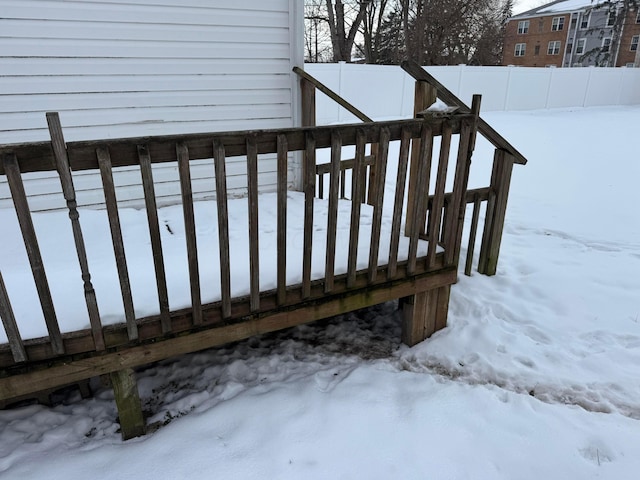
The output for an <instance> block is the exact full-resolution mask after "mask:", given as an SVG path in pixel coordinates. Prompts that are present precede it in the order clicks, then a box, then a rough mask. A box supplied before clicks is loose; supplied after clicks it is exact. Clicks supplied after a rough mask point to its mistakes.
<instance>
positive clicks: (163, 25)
mask: <svg viewBox="0 0 640 480" xmlns="http://www.w3.org/2000/svg"><path fill="white" fill-rule="evenodd" d="M299 8H301V7H298V6H297V2H296V1H295V0H269V1H264V0H243V1H237V0H215V1H212V0H181V1H180V2H177V1H175V0H100V1H94V0H76V1H73V2H68V1H63V0H29V1H28V2H25V1H24V0H0V11H1V12H2V14H1V15H0V16H1V17H2V18H0V71H2V72H3V74H2V75H1V76H0V144H6V143H19V142H28V141H41V140H48V138H49V136H48V132H47V129H46V120H45V112H47V111H57V112H59V113H60V119H61V123H62V126H63V131H64V134H65V139H66V140H67V141H74V140H87V139H98V138H118V137H131V136H143V135H162V134H179V133H196V132H208V131H228V130H246V129H260V128H279V127H289V126H293V125H294V124H295V123H296V121H297V114H296V109H297V104H296V102H297V100H296V99H297V92H296V90H297V83H296V79H295V78H294V75H293V74H292V73H291V68H292V67H293V66H294V65H300V64H301V63H302V48H301V41H302V39H301V38H300V40H298V38H297V36H298V34H300V35H301V33H300V32H299V31H297V30H298V29H299V28H300V26H298V25H297V23H299V20H301V18H298V15H297V14H296V11H297V10H298V9H299ZM235 162H237V163H238V168H234V167H232V165H231V164H233V163H234V159H229V161H228V163H229V164H230V165H229V167H228V168H227V170H228V172H229V179H228V181H229V190H230V192H231V194H237V195H241V194H242V193H243V192H244V189H246V169H245V168H244V166H243V165H241V164H243V163H244V162H242V161H240V160H235ZM163 168H165V169H168V170H167V172H161V171H162V169H163ZM173 168H174V167H173V166H168V165H167V166H165V165H163V166H157V167H154V174H155V172H156V170H157V171H158V173H157V175H156V177H157V178H156V179H157V180H158V181H159V182H160V183H161V182H162V180H163V178H165V177H166V179H167V180H166V181H167V182H168V184H167V185H166V186H162V185H159V186H158V191H157V196H158V197H159V202H160V203H168V202H171V201H175V199H176V198H177V197H175V195H176V194H177V193H178V192H179V187H178V186H177V184H175V185H174V184H173V182H174V181H175V176H174V175H173V174H172V175H168V172H169V171H170V170H172V169H173ZM194 169H195V172H192V175H193V176H194V192H196V196H198V194H199V192H200V193H201V194H202V195H200V196H207V195H211V194H212V193H213V192H212V188H213V180H212V176H213V166H212V165H211V162H206V161H205V162H202V165H201V166H195V167H194ZM136 170H137V169H135V168H133V169H132V168H129V169H124V172H116V178H115V180H116V184H118V185H121V186H122V188H120V189H119V190H118V198H119V200H122V201H123V203H127V202H128V203H131V204H134V205H137V204H139V200H140V198H142V189H141V188H138V187H139V186H138V185H137V184H138V183H139V173H138V172H137V171H136ZM131 171H133V172H134V173H130V172H131ZM34 175H35V174H34ZM234 175H237V178H233V177H234ZM43 176H45V177H48V176H49V175H45V174H38V175H35V177H38V178H39V179H38V180H36V179H34V180H33V182H34V183H33V184H32V185H30V184H29V183H30V182H31V181H28V182H27V184H26V185H25V187H26V190H27V193H28V194H29V195H30V204H31V208H32V209H33V210H39V209H43V208H60V207H61V206H62V204H61V200H60V199H57V198H55V199H54V198H53V197H51V195H50V194H51V193H53V192H58V191H59V189H60V186H59V182H58V181H57V179H55V178H54V179H53V180H50V179H48V178H42V177H43ZM77 176H78V177H79V179H78V181H76V183H77V186H76V188H77V189H78V197H79V200H80V203H81V204H85V205H91V204H96V203H99V202H101V201H102V198H100V197H101V193H100V192H99V186H100V180H99V178H95V179H93V178H92V179H89V177H87V178H86V179H84V180H83V175H82V174H78V175H77ZM136 176H138V178H137V179H136V178H135V177H136ZM169 177H171V178H169ZM259 181H260V185H261V189H262V190H263V191H268V190H273V189H275V160H274V159H273V158H268V159H264V161H263V162H261V163H260V180H259ZM129 187H130V188H129ZM174 187H175V188H174ZM85 188H86V190H85ZM134 190H136V192H137V193H135V194H134V193H131V192H133V191H134ZM138 190H139V191H138ZM83 192H88V193H83ZM37 196H40V197H41V198H36V197H37ZM8 198H9V192H8V188H7V185H6V181H4V180H3V179H2V178H0V207H2V206H8V205H9V204H10V201H9V200H8Z"/></svg>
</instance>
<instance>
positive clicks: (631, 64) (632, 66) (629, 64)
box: [625, 63, 636, 68]
mask: <svg viewBox="0 0 640 480" xmlns="http://www.w3.org/2000/svg"><path fill="white" fill-rule="evenodd" d="M635 66H636V65H635V64H634V63H627V64H626V65H625V67H627V68H634V67H635Z"/></svg>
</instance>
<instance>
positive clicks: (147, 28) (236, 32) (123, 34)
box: [0, 19, 289, 44]
mask: <svg viewBox="0 0 640 480" xmlns="http://www.w3.org/2000/svg"><path fill="white" fill-rule="evenodd" d="M250 28H251V31H252V33H253V34H252V35H244V34H245V33H246V30H247V27H233V26H228V25H217V26H206V25H164V24H163V25H159V24H139V23H125V24H123V23H115V22H69V21H56V22H51V21H46V22H43V21H42V20H8V19H0V38H3V37H5V38H15V39H24V40H28V39H33V38H37V39H42V40H62V41H65V40H73V41H78V40H111V41H118V42H121V41H140V40H142V41H155V42H158V43H159V44H166V43H169V42H175V43H184V42H191V43H213V42H217V43H222V44H228V43H250V44H258V43H276V44H288V43H289V29H288V28H287V25H284V26H281V25H278V26H275V27H274V26H251V27H250ZM34 32H35V34H34ZM258 39H259V40H260V42H258V41H257V40H258Z"/></svg>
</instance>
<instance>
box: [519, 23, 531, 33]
mask: <svg viewBox="0 0 640 480" xmlns="http://www.w3.org/2000/svg"><path fill="white" fill-rule="evenodd" d="M518 33H519V34H523V33H529V20H520V21H519V22H518Z"/></svg>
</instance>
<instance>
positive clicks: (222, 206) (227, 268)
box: [213, 140, 231, 318]
mask: <svg viewBox="0 0 640 480" xmlns="http://www.w3.org/2000/svg"><path fill="white" fill-rule="evenodd" d="M213 162H214V167H215V170H216V205H217V208H218V245H219V250H220V288H221V293H222V316H223V317H224V318H229V317H230V316H231V263H230V260H229V208H228V205H227V170H226V153H225V146H224V145H223V144H222V143H221V142H219V141H218V140H214V141H213Z"/></svg>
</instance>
